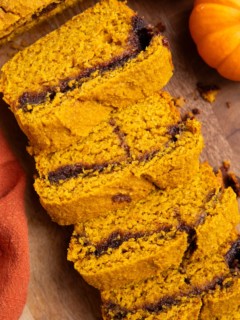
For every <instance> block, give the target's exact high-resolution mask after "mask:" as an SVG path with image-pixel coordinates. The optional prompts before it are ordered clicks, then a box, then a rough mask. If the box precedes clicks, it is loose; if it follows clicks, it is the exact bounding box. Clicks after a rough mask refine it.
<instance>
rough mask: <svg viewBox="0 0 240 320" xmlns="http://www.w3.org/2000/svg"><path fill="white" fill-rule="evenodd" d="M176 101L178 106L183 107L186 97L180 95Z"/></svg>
mask: <svg viewBox="0 0 240 320" xmlns="http://www.w3.org/2000/svg"><path fill="white" fill-rule="evenodd" d="M174 103H175V106H176V107H178V108H182V107H183V106H184V105H185V103H186V100H185V99H184V97H178V98H176V99H174Z"/></svg>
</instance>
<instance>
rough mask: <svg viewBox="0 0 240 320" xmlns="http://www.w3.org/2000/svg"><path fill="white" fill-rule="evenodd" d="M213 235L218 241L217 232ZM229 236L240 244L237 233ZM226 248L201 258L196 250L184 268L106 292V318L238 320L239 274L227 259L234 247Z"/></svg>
mask: <svg viewBox="0 0 240 320" xmlns="http://www.w3.org/2000/svg"><path fill="white" fill-rule="evenodd" d="M213 233H215V235H216V238H215V239H216V240H217V236H218V233H217V229H215V232H214V231H213ZM228 237H229V240H230V238H231V237H232V239H235V241H236V242H235V243H233V246H234V245H235V244H236V243H239V240H237V239H236V234H234V233H232V234H231V235H230V234H228ZM224 246H225V248H224V249H223V248H222V250H220V251H218V252H215V253H214V254H212V255H210V256H209V255H208V256H201V254H200V255H199V254H198V252H197V251H198V249H196V251H195V253H193V255H192V256H191V257H190V258H189V259H186V257H185V259H186V260H185V264H184V268H183V266H181V267H180V268H178V269H174V268H173V269H169V270H168V271H166V272H165V273H164V274H161V275H160V274H159V275H157V276H155V277H151V278H147V279H145V280H143V281H140V282H138V283H135V284H131V285H126V286H124V287H122V288H118V289H110V290H109V291H103V292H102V300H103V306H102V312H103V319H104V320H113V319H136V320H140V319H147V320H150V319H151V320H152V319H159V320H161V319H164V320H165V319H171V320H175V319H181V320H182V319H183V320H185V319H186V320H187V319H191V320H198V319H200V320H212V319H222V320H224V319H238V318H239V307H240V302H239V293H240V286H239V284H240V273H239V270H236V269H235V271H233V270H232V269H231V264H229V260H228V259H227V257H228V253H229V251H231V248H230V246H229V244H228V245H227V246H226V243H225V245H224ZM227 250H229V251H228V252H227ZM206 252H207V251H206ZM238 254H239V252H238ZM238 259H239V257H238ZM238 263H239V260H238Z"/></svg>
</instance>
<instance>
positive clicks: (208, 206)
mask: <svg viewBox="0 0 240 320" xmlns="http://www.w3.org/2000/svg"><path fill="white" fill-rule="evenodd" d="M221 188H222V185H221V181H220V179H219V178H218V177H217V176H215V174H214V173H213V171H212V168H211V167H210V166H209V165H208V164H207V163H205V164H202V165H201V167H200V170H199V172H198V173H197V174H196V175H195V176H194V177H193V178H192V180H190V181H189V182H188V183H186V184H185V185H181V186H180V187H178V188H175V189H168V190H166V191H155V192H153V193H152V194H150V195H149V196H148V197H147V198H145V199H143V200H141V201H140V202H138V203H137V204H136V205H132V206H131V207H130V208H127V209H122V210H118V211H117V212H108V213H107V215H106V216H104V217H99V218H95V219H92V220H89V221H87V222H85V223H82V224H78V225H76V226H75V231H74V233H73V236H72V239H71V243H70V247H69V251H68V259H69V260H70V261H73V262H74V266H75V269H76V270H77V271H78V272H79V273H80V274H81V275H82V276H83V277H84V279H85V280H86V281H87V282H88V283H90V284H91V285H93V286H95V287H97V288H98V289H100V290H110V289H113V288H117V287H120V286H123V285H125V284H129V283H131V282H134V281H139V280H141V279H144V278H147V277H151V276H154V275H155V274H157V273H162V272H164V271H165V270H166V269H169V268H171V267H173V266H175V267H178V266H179V265H180V263H181V262H182V259H183V256H184V253H185V252H186V251H187V249H188V246H192V247H193V246H197V248H198V255H199V256H200V257H202V256H204V257H207V256H211V255H212V254H214V253H215V252H218V251H219V250H220V248H221V246H222V245H223V244H224V243H225V242H226V241H227V240H229V234H231V233H232V232H233V230H234V229H235V227H236V225H237V223H238V222H239V221H240V219H239V213H238V206H237V201H236V196H235V194H234V192H233V191H232V189H227V190H225V191H221ZM213 230H216V231H213ZM216 234H218V236H217V238H216Z"/></svg>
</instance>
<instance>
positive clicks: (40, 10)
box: [0, 0, 81, 44]
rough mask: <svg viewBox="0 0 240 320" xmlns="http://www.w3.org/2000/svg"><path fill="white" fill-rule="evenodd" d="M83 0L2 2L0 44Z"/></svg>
mask: <svg viewBox="0 0 240 320" xmlns="http://www.w3.org/2000/svg"><path fill="white" fill-rule="evenodd" d="M78 1H81V0H37V1H36V0H35V1H31V0H18V1H11V0H9V1H8V0H1V3H0V44H2V43H5V42H7V41H10V40H11V39H12V38H14V37H15V36H16V35H18V34H20V33H22V32H25V31H27V30H28V29H30V28H31V27H33V26H34V25H36V24H38V23H39V22H41V21H43V20H45V19H47V18H50V17H51V16H53V15H55V14H57V13H60V12H62V11H63V10H65V9H66V8H68V7H70V6H72V5H74V4H75V3H77V2H78Z"/></svg>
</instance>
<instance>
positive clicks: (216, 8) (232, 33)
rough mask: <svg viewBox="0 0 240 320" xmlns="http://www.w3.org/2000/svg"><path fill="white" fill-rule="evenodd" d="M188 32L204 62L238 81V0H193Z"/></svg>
mask: <svg viewBox="0 0 240 320" xmlns="http://www.w3.org/2000/svg"><path fill="white" fill-rule="evenodd" d="M190 32H191V35H192V37H193V40H194V41H195V43H196V45H197V48H198V52H199V54H200V56H201V57H202V58H203V59H204V60H205V62H206V63H207V64H209V65H210V66H211V67H213V68H215V69H217V70H218V72H219V73H220V74H221V75H222V76H223V77H225V78H228V79H230V80H234V81H240V0H196V1H195V3H194V8H193V11H192V14H191V17H190Z"/></svg>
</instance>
